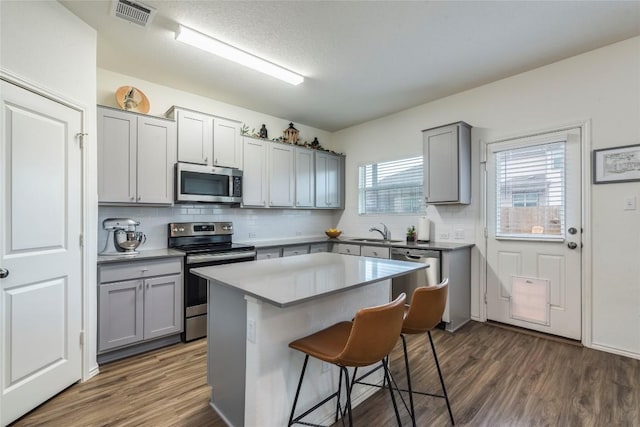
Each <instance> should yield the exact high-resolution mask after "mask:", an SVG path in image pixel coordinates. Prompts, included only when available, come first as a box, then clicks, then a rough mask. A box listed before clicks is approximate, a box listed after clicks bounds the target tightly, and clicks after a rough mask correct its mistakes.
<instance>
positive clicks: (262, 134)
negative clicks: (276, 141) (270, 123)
mask: <svg viewBox="0 0 640 427" xmlns="http://www.w3.org/2000/svg"><path fill="white" fill-rule="evenodd" d="M260 138H262V139H267V138H268V134H267V127H266V126H265V125H264V124H263V125H262V127H261V128H260Z"/></svg>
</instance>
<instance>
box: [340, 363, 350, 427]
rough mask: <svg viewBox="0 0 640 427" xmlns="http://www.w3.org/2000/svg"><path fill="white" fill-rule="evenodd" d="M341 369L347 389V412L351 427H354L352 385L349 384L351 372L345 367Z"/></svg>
mask: <svg viewBox="0 0 640 427" xmlns="http://www.w3.org/2000/svg"><path fill="white" fill-rule="evenodd" d="M340 369H341V370H342V372H344V381H345V387H346V390H347V412H348V413H349V427H352V426H353V418H352V416H351V385H350V384H349V371H348V370H347V368H346V367H345V366H341V367H340Z"/></svg>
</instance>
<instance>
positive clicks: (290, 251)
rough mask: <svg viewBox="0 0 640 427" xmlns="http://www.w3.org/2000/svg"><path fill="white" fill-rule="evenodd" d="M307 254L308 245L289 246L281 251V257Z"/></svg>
mask: <svg viewBox="0 0 640 427" xmlns="http://www.w3.org/2000/svg"><path fill="white" fill-rule="evenodd" d="M308 253H309V245H299V246H289V247H286V248H283V249H282V256H283V257H285V256H294V255H302V254H308Z"/></svg>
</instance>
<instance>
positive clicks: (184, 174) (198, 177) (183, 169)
mask: <svg viewBox="0 0 640 427" xmlns="http://www.w3.org/2000/svg"><path fill="white" fill-rule="evenodd" d="M175 190H176V192H175V194H176V202H178V203H197V202H204V203H228V204H237V203H240V202H241V201H242V171H241V170H239V169H233V168H220V167H215V166H203V165H192V164H189V163H176V189H175Z"/></svg>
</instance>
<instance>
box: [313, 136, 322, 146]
mask: <svg viewBox="0 0 640 427" xmlns="http://www.w3.org/2000/svg"><path fill="white" fill-rule="evenodd" d="M318 147H320V141H318V137H316V136H314V137H313V141H311V148H318Z"/></svg>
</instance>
